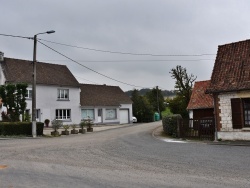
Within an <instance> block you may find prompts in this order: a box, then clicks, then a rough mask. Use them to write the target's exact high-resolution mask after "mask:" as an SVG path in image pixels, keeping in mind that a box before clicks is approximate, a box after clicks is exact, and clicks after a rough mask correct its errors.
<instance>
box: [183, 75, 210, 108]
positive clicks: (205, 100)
mask: <svg viewBox="0 0 250 188" xmlns="http://www.w3.org/2000/svg"><path fill="white" fill-rule="evenodd" d="M209 84H210V80H206V81H200V82H195V84H194V88H193V91H192V95H191V98H190V101H189V103H188V107H187V109H188V110H191V109H204V108H213V107H214V105H213V97H212V95H210V94H205V91H206V89H207V87H208V86H209Z"/></svg>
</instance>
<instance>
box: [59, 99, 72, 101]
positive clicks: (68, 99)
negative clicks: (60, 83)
mask: <svg viewBox="0 0 250 188" xmlns="http://www.w3.org/2000/svg"><path fill="white" fill-rule="evenodd" d="M57 101H70V100H69V99H57Z"/></svg>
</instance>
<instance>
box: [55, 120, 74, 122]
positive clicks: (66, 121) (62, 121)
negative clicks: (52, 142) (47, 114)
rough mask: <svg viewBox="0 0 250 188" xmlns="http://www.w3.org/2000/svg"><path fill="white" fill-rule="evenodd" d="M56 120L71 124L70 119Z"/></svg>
mask: <svg viewBox="0 0 250 188" xmlns="http://www.w3.org/2000/svg"><path fill="white" fill-rule="evenodd" d="M56 120H60V121H62V122H71V119H56Z"/></svg>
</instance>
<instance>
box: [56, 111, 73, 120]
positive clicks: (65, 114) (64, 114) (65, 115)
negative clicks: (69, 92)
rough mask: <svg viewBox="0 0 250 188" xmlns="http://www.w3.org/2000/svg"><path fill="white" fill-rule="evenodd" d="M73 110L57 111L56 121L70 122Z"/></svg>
mask: <svg viewBox="0 0 250 188" xmlns="http://www.w3.org/2000/svg"><path fill="white" fill-rule="evenodd" d="M70 118H71V110H70V109H56V119H58V120H70Z"/></svg>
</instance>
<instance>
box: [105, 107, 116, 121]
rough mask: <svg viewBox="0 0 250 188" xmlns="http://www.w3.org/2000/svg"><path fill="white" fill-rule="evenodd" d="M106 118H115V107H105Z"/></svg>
mask: <svg viewBox="0 0 250 188" xmlns="http://www.w3.org/2000/svg"><path fill="white" fill-rule="evenodd" d="M106 119H116V109H115V108H114V109H106Z"/></svg>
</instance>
